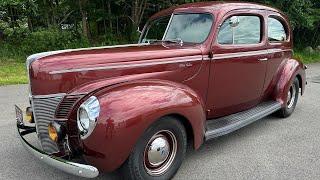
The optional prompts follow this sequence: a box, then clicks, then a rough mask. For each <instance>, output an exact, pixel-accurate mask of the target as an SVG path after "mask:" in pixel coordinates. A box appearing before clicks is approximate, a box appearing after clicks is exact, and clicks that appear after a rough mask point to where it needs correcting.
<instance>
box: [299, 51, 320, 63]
mask: <svg viewBox="0 0 320 180" xmlns="http://www.w3.org/2000/svg"><path fill="white" fill-rule="evenodd" d="M294 57H295V58H296V59H299V60H301V61H302V62H303V63H305V64H311V63H316V62H320V52H314V53H308V52H304V51H295V52H294Z"/></svg>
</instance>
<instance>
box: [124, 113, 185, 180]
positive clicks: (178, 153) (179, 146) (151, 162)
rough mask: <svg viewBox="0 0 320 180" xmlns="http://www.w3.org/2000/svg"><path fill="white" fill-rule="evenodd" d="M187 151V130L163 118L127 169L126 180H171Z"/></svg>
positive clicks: (138, 146)
mask: <svg viewBox="0 0 320 180" xmlns="http://www.w3.org/2000/svg"><path fill="white" fill-rule="evenodd" d="M186 148H187V135H186V131H185V128H184V126H183V125H182V124H181V123H180V122H179V121H178V120H176V119H174V118H172V117H165V118H161V119H160V120H158V121H157V122H156V123H154V124H153V125H152V126H151V127H150V128H149V129H148V130H147V131H146V132H145V134H144V135H143V136H142V137H141V139H140V140H139V141H138V143H137V144H136V146H135V148H134V150H133V152H132V153H131V155H130V156H129V158H128V160H127V161H126V162H125V164H124V165H123V168H122V171H123V174H124V175H125V179H139V180H140V179H171V178H172V177H173V176H174V175H175V173H176V172H177V171H178V169H179V167H180V165H181V163H182V161H183V159H184V156H185V153H186Z"/></svg>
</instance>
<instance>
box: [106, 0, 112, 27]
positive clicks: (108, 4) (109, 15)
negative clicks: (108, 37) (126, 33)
mask: <svg viewBox="0 0 320 180" xmlns="http://www.w3.org/2000/svg"><path fill="white" fill-rule="evenodd" d="M110 1H111V0H108V1H107V10H108V17H109V18H108V19H109V29H110V32H112V30H113V24H112V11H111V2H110Z"/></svg>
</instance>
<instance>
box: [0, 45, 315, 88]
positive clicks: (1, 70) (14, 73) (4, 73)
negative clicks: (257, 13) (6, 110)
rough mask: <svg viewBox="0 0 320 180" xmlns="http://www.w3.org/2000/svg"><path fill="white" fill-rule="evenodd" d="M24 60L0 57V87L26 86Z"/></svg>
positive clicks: (307, 59)
mask: <svg viewBox="0 0 320 180" xmlns="http://www.w3.org/2000/svg"><path fill="white" fill-rule="evenodd" d="M294 56H295V58H297V59H299V60H301V61H302V62H304V63H305V64H310V63H315V62H320V53H319V52H315V53H307V52H303V51H295V55H294ZM24 61H25V59H24V58H21V57H13V58H5V57H0V86H3V85H10V84H26V83H27V82H28V79H27V75H26V74H27V73H26V68H25V63H24Z"/></svg>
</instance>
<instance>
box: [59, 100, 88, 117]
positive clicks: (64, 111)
mask: <svg viewBox="0 0 320 180" xmlns="http://www.w3.org/2000/svg"><path fill="white" fill-rule="evenodd" d="M81 97H83V95H71V96H66V97H65V98H64V99H63V100H62V102H61V103H60V105H59V107H58V110H57V114H56V117H57V118H59V119H65V118H67V116H68V114H69V112H70V111H71V109H72V107H73V106H74V104H75V103H76V102H77V101H78V100H79V99H80V98H81Z"/></svg>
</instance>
